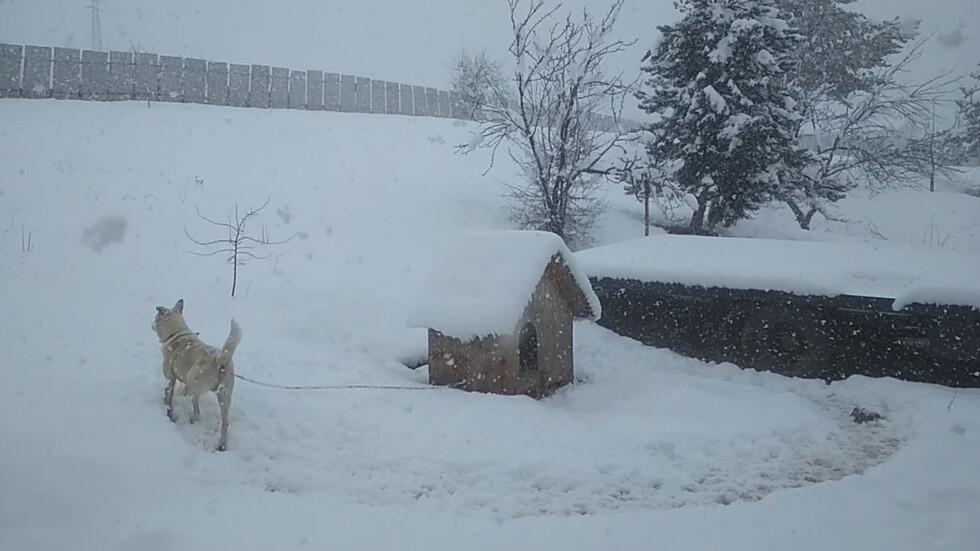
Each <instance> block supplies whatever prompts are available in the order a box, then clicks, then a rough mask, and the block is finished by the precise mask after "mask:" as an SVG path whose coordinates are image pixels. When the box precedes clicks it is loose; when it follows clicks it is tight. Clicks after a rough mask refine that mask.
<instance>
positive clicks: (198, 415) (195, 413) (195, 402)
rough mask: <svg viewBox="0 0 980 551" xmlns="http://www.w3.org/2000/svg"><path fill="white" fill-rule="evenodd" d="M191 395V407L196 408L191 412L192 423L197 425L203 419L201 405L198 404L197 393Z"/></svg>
mask: <svg viewBox="0 0 980 551" xmlns="http://www.w3.org/2000/svg"><path fill="white" fill-rule="evenodd" d="M190 395H191V405H192V406H194V409H193V411H191V423H196V422H197V421H198V419H200V418H201V404H199V403H198V394H197V393H196V392H191V393H190Z"/></svg>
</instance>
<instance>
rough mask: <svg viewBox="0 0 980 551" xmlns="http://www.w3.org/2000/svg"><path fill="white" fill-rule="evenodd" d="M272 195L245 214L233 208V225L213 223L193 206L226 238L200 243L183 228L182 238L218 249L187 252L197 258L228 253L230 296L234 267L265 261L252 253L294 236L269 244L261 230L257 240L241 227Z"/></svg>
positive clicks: (234, 282) (233, 287)
mask: <svg viewBox="0 0 980 551" xmlns="http://www.w3.org/2000/svg"><path fill="white" fill-rule="evenodd" d="M271 199H272V196H269V197H267V198H266V200H265V202H264V203H262V205H261V206H260V207H258V208H251V207H250V208H249V210H248V211H246V212H245V214H239V210H238V205H237V204H236V205H235V214H234V223H232V222H217V221H215V220H212V219H210V218H208V217H206V216H204V215H203V214H202V213H201V210H200V209H199V208H197V207H195V209H194V210H195V211H196V212H197V215H198V216H199V217H200V218H201V219H202V220H204V221H205V222H208V223H210V224H211V225H213V226H217V227H219V228H224V229H227V230H228V237H227V238H224V239H212V240H207V241H205V240H202V239H197V238H195V237H193V236H192V235H191V234H190V233H189V232H188V231H187V228H186V227H184V235H186V236H187V238H188V239H189V240H190V241H191V242H192V243H194V244H195V245H198V246H200V247H204V248H209V247H215V246H220V247H221V248H219V249H214V250H211V251H206V252H195V251H189V252H190V253H191V254H194V255H197V256H215V255H218V254H228V255H229V256H228V263H229V264H231V265H232V280H231V296H233V297H234V296H235V290H236V288H237V286H238V267H239V266H244V265H245V262H246V260H247V259H252V260H265V259H267V258H269V256H270V254H271V253H269V254H265V255H258V254H256V253H253V252H252V251H253V250H255V249H258V248H260V247H264V246H275V245H282V244H285V243H288V242H289V241H291V240H292V239H293V238H294V237H296V235H297V234H295V233H294V234H293V235H291V236H290V237H289V238H288V239H285V240H282V241H273V240H271V239H269V237H268V235H267V232H266V230H265V227H263V229H262V235H261V236H260V237H258V238H256V237H252V236H250V235H248V234H247V233H246V232H245V226H246V224H247V223H248V221H249V220H250V219H251V218H253V217H255V216H257V215H258V214H259V213H260V212H262V210H263V209H265V207H266V206H268V204H269V201H270V200H271Z"/></svg>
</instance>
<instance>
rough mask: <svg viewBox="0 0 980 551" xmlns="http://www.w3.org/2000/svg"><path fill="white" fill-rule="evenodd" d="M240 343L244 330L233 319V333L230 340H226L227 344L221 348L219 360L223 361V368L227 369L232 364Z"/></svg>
mask: <svg viewBox="0 0 980 551" xmlns="http://www.w3.org/2000/svg"><path fill="white" fill-rule="evenodd" d="M240 342H242V329H241V327H238V323H237V322H235V319H234V318H232V320H231V332H230V333H228V338H227V339H225V344H224V346H222V347H221V356H220V357H219V360H220V361H221V366H222V367H226V366H227V365H228V363H230V362H231V357H232V356H233V355H234V354H235V349H236V348H238V343H240Z"/></svg>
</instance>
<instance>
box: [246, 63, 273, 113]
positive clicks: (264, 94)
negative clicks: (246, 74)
mask: <svg viewBox="0 0 980 551" xmlns="http://www.w3.org/2000/svg"><path fill="white" fill-rule="evenodd" d="M271 80H272V68H271V67H269V66H268V65H252V80H251V86H250V87H249V90H248V104H249V106H251V107H269V83H270V82H271Z"/></svg>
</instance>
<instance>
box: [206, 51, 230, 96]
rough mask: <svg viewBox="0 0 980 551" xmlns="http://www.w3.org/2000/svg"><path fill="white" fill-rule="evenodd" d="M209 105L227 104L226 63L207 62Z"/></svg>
mask: <svg viewBox="0 0 980 551" xmlns="http://www.w3.org/2000/svg"><path fill="white" fill-rule="evenodd" d="M206 101H207V103H209V104H211V105H228V64H227V63H221V62H220V61H211V62H209V63H208V97H207V100H206Z"/></svg>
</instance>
